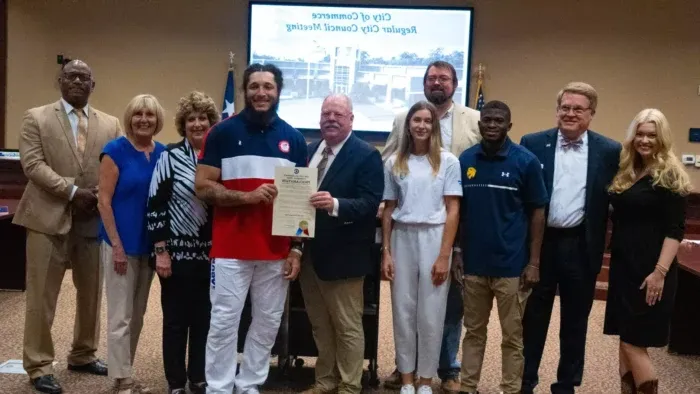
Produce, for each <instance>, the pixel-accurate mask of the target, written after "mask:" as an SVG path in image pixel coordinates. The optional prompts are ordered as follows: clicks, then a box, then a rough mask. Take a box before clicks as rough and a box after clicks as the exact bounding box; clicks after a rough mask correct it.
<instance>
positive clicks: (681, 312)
mask: <svg viewBox="0 0 700 394" xmlns="http://www.w3.org/2000/svg"><path fill="white" fill-rule="evenodd" d="M688 238H689V239H700V234H693V235H690V236H688ZM678 266H679V268H680V269H679V270H678V292H677V293H676V304H675V306H674V309H673V315H672V317H671V333H670V337H669V344H668V351H669V352H671V353H676V354H684V355H695V356H697V355H700V302H698V301H700V247H694V248H693V249H692V250H691V251H690V252H686V251H684V250H681V251H679V253H678Z"/></svg>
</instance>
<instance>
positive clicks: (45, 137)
mask: <svg viewBox="0 0 700 394" xmlns="http://www.w3.org/2000/svg"><path fill="white" fill-rule="evenodd" d="M88 109H89V110H90V113H89V114H88V137H87V142H86V145H85V155H84V157H78V150H77V147H76V144H75V137H74V134H73V129H72V128H71V125H70V121H69V120H68V115H67V114H66V111H65V109H64V108H63V104H62V102H61V100H59V101H57V102H55V103H53V104H48V105H44V106H43V107H38V108H32V109H30V110H28V111H27V112H26V113H25V114H24V120H23V122H22V131H21V132H20V136H19V154H20V160H21V163H22V168H23V169H24V174H25V175H26V176H27V179H28V180H29V182H28V183H27V187H26V189H25V190H24V194H23V195H22V200H21V201H20V203H19V205H18V206H17V213H16V214H15V217H14V219H13V221H12V222H13V223H14V224H17V225H20V226H24V227H26V228H28V229H31V230H34V231H37V232H41V233H44V234H50V235H56V234H67V233H68V232H69V231H70V230H71V228H75V231H77V233H78V234H80V235H83V236H86V237H96V236H97V231H98V226H99V215H97V214H96V215H95V216H94V217H89V218H77V217H76V219H75V220H73V214H72V210H71V205H70V200H69V199H70V195H71V191H72V190H73V185H75V186H78V187H80V188H93V187H95V186H97V180H98V174H99V166H100V162H99V155H100V153H101V152H102V149H103V148H104V146H105V144H107V142H109V141H111V140H112V139H114V138H117V137H118V136H120V135H121V134H122V129H121V125H120V124H119V120H117V118H115V117H114V116H111V115H107V114H105V113H104V112H100V111H98V110H96V109H94V108H92V106H89V107H88Z"/></svg>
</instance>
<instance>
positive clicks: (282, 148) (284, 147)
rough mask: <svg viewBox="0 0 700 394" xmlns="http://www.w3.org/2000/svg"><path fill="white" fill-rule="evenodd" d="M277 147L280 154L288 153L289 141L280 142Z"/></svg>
mask: <svg viewBox="0 0 700 394" xmlns="http://www.w3.org/2000/svg"><path fill="white" fill-rule="evenodd" d="M277 146H278V147H279V148H280V152H282V153H289V141H286V140H282V141H280V143H279V144H278V145H277Z"/></svg>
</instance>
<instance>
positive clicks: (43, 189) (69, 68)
mask: <svg viewBox="0 0 700 394" xmlns="http://www.w3.org/2000/svg"><path fill="white" fill-rule="evenodd" d="M58 82H59V85H60V88H61V95H62V98H61V99H60V100H59V101H57V102H55V103H52V104H48V105H44V106H42V107H38V108H32V109H30V110H28V111H27V112H26V113H25V114H24V121H23V122H22V131H21V133H20V138H19V151H20V159H21V162H22V168H23V169H24V173H25V175H26V176H27V178H28V179H29V182H28V183H27V187H26V189H25V190H24V194H23V195H22V200H21V201H20V203H19V206H18V207H17V213H16V214H15V217H14V220H13V223H15V224H18V225H20V226H23V227H25V228H26V229H27V292H26V297H27V298H26V304H27V310H26V315H25V325H24V369H25V370H26V371H27V374H28V375H29V378H30V380H31V383H32V385H33V386H34V388H35V390H36V391H38V392H40V393H48V394H58V393H61V392H62V391H63V390H62V388H61V386H60V384H59V383H58V382H57V381H56V379H55V378H54V376H53V367H52V364H53V361H54V346H53V341H52V338H51V325H52V323H53V318H54V314H55V312H56V301H57V299H58V293H59V291H60V289H61V283H62V282H63V275H64V274H65V271H66V268H68V267H71V268H72V269H73V284H74V285H75V287H76V289H77V297H76V306H77V310H76V317H75V327H74V335H73V345H72V349H71V352H70V354H69V355H68V369H69V370H73V371H76V372H87V373H92V374H96V375H107V366H106V365H105V364H104V362H102V361H101V360H99V359H97V358H96V356H95V352H96V350H97V344H98V342H99V331H100V303H101V297H102V268H101V265H100V262H99V243H98V240H97V230H98V225H99V215H98V213H97V197H96V194H97V178H98V168H99V154H100V152H101V151H102V148H103V147H104V145H105V144H106V143H107V142H108V141H110V140H112V139H114V138H116V137H118V136H119V135H121V126H120V124H119V121H118V120H117V119H116V118H115V117H113V116H110V115H107V114H105V113H103V112H100V111H97V110H95V109H94V108H92V107H91V106H88V98H89V97H90V94H91V93H92V91H93V89H94V87H95V82H94V80H93V79H92V71H91V70H90V68H89V67H88V65H87V64H85V63H84V62H82V61H80V60H74V61H71V62H70V63H68V64H66V65H65V67H64V68H63V71H62V73H61V76H60V77H59V78H58Z"/></svg>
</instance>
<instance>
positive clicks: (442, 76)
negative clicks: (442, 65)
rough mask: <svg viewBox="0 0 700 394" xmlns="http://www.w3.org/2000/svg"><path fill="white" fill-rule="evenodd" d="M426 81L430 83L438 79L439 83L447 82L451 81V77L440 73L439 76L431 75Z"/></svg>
mask: <svg viewBox="0 0 700 394" xmlns="http://www.w3.org/2000/svg"><path fill="white" fill-rule="evenodd" d="M427 81H428V82H430V83H435V81H440V83H447V82H450V81H452V78H450V77H447V76H444V75H441V76H439V77H436V76H434V75H432V76H430V77H428V78H427Z"/></svg>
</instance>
